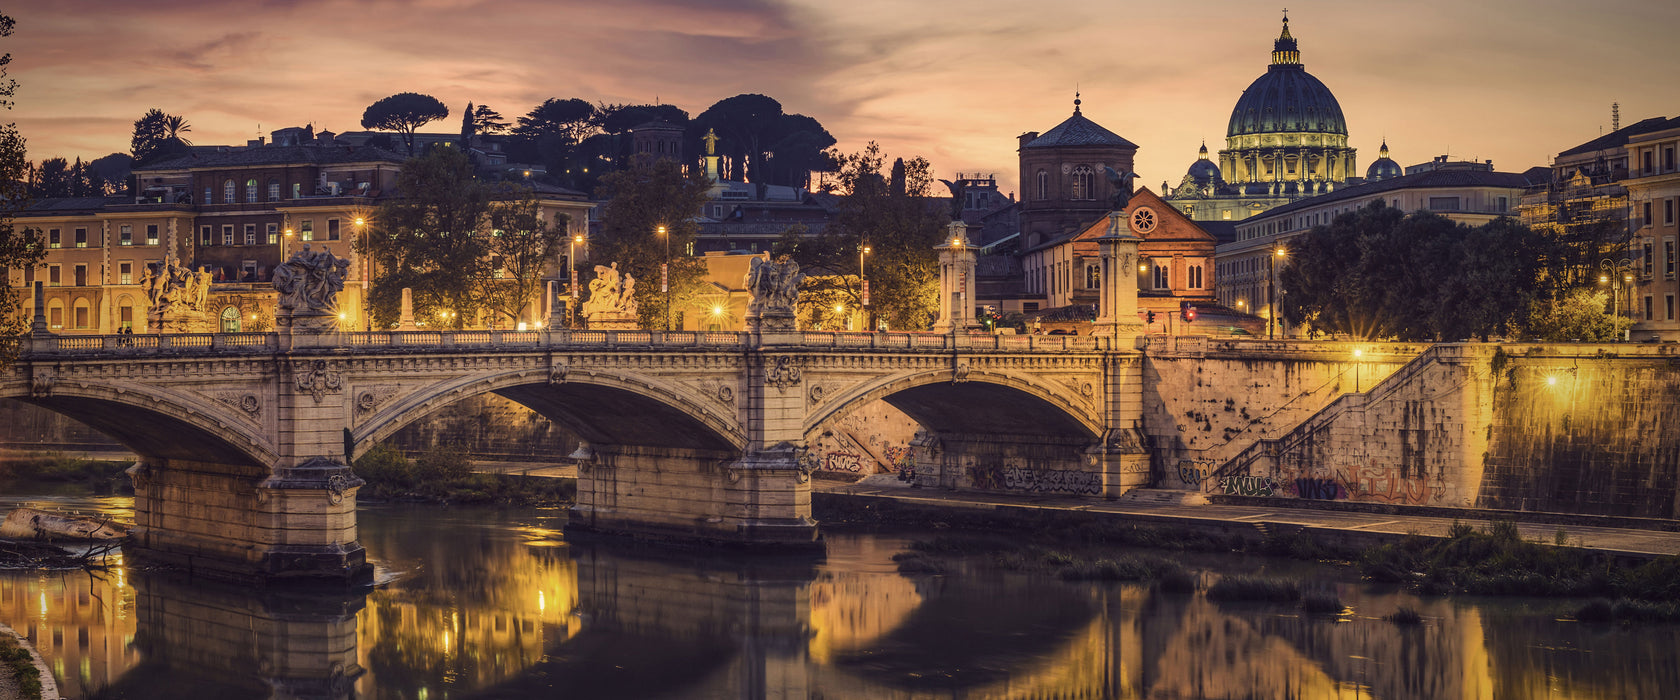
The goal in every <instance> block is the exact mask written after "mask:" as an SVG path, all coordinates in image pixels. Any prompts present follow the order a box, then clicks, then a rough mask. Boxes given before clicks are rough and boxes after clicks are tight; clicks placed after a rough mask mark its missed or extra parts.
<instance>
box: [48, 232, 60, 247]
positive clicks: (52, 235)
mask: <svg viewBox="0 0 1680 700" xmlns="http://www.w3.org/2000/svg"><path fill="white" fill-rule="evenodd" d="M63 246H64V243H63V242H62V241H61V240H60V239H59V233H58V229H56V228H50V229H47V247H48V248H61V247H63Z"/></svg>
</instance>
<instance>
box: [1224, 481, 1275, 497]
mask: <svg viewBox="0 0 1680 700" xmlns="http://www.w3.org/2000/svg"><path fill="white" fill-rule="evenodd" d="M1277 491H1278V483H1277V481H1276V480H1274V479H1272V477H1269V476H1222V477H1219V492H1220V493H1223V494H1225V495H1227V496H1270V495H1272V494H1274V493H1276V492H1277Z"/></svg>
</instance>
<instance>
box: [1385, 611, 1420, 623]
mask: <svg viewBox="0 0 1680 700" xmlns="http://www.w3.org/2000/svg"><path fill="white" fill-rule="evenodd" d="M1383 619H1384V620H1388V621H1389V622H1392V623H1394V624H1396V625H1406V626H1410V625H1421V624H1423V616H1422V615H1419V614H1418V611H1416V610H1413V609H1411V608H1406V607H1402V608H1400V609H1399V610H1396V611H1394V614H1393V615H1389V616H1387V617H1384V618H1383Z"/></svg>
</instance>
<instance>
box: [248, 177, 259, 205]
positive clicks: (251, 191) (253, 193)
mask: <svg viewBox="0 0 1680 700" xmlns="http://www.w3.org/2000/svg"><path fill="white" fill-rule="evenodd" d="M245 201H246V203H248V204H256V203H257V181H256V179H255V178H253V179H250V180H246V181H245Z"/></svg>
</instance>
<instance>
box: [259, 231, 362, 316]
mask: <svg viewBox="0 0 1680 700" xmlns="http://www.w3.org/2000/svg"><path fill="white" fill-rule="evenodd" d="M349 270H350V261H349V259H347V258H341V257H338V256H336V255H333V254H332V251H331V250H329V249H327V248H325V247H322V249H321V250H310V249H309V244H307V243H305V244H304V246H303V250H301V251H299V252H297V253H295V254H293V255H292V258H291V259H290V260H287V261H286V262H283V263H281V264H280V265H278V266H276V267H275V268H274V291H276V292H279V296H280V299H279V305H280V317H281V318H282V319H286V318H289V319H290V325H291V327H292V329H293V330H294V331H298V330H305V331H317V332H325V331H328V330H332V329H333V328H334V327H336V325H337V321H338V300H337V296H338V293H339V292H341V291H343V290H344V278H345V277H346V276H347V274H348V273H349Z"/></svg>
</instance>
